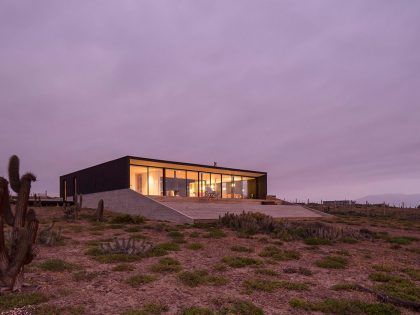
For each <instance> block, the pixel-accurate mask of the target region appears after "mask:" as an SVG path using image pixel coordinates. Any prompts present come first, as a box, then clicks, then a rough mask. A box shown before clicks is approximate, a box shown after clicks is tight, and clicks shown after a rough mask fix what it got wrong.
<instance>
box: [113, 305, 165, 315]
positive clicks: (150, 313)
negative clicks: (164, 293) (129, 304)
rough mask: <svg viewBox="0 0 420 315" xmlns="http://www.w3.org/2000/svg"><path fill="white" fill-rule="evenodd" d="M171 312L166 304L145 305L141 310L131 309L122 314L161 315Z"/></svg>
mask: <svg viewBox="0 0 420 315" xmlns="http://www.w3.org/2000/svg"><path fill="white" fill-rule="evenodd" d="M167 311H169V307H168V306H167V305H164V304H153V303H149V304H145V305H144V306H143V307H142V308H141V309H131V310H128V311H125V312H123V313H121V315H159V314H162V313H164V312H167Z"/></svg>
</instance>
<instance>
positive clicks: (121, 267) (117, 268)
mask: <svg viewBox="0 0 420 315" xmlns="http://www.w3.org/2000/svg"><path fill="white" fill-rule="evenodd" d="M133 270H134V267H133V266H131V265H130V264H118V265H116V266H114V267H113V268H112V271H117V272H121V271H133Z"/></svg>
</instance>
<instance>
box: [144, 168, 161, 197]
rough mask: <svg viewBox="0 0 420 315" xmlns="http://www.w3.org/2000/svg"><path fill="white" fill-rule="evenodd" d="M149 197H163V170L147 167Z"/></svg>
mask: <svg viewBox="0 0 420 315" xmlns="http://www.w3.org/2000/svg"><path fill="white" fill-rule="evenodd" d="M148 183H149V195H150V196H162V195H163V169H162V168H155V167H149V181H148Z"/></svg>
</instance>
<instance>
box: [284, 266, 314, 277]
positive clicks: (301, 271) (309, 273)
mask: <svg viewBox="0 0 420 315" xmlns="http://www.w3.org/2000/svg"><path fill="white" fill-rule="evenodd" d="M283 271H284V273H297V274H299V275H303V276H312V275H313V272H312V271H311V270H310V269H308V268H304V267H299V268H285V269H283Z"/></svg>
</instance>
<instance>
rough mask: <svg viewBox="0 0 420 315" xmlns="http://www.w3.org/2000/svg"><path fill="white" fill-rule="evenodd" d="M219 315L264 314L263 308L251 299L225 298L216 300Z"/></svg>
mask: <svg viewBox="0 0 420 315" xmlns="http://www.w3.org/2000/svg"><path fill="white" fill-rule="evenodd" d="M216 304H217V311H218V312H217V314H218V315H219V314H220V315H264V312H263V310H262V309H261V308H259V307H257V306H255V305H254V304H253V303H252V302H250V301H244V300H240V299H233V298H230V299H225V300H219V301H216Z"/></svg>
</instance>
